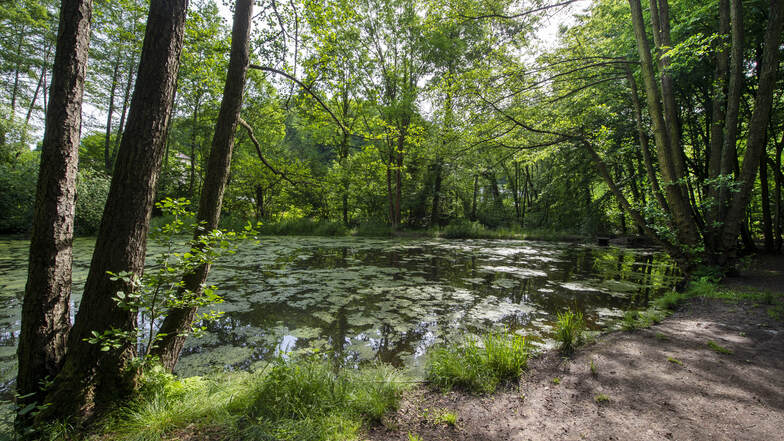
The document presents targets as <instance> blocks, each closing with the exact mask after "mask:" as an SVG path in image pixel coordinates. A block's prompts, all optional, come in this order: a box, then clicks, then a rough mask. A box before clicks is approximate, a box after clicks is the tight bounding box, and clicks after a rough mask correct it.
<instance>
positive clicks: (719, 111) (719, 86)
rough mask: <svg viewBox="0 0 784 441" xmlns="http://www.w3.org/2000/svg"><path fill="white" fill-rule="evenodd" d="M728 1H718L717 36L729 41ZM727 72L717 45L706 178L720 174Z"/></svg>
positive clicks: (722, 48) (713, 191)
mask: <svg viewBox="0 0 784 441" xmlns="http://www.w3.org/2000/svg"><path fill="white" fill-rule="evenodd" d="M729 2H730V0H719V35H720V36H722V37H725V38H727V39H728V40H729V39H730V37H729V34H730V13H729V10H730V4H729ZM728 71H729V51H727V49H726V46H724V45H719V49H718V50H717V51H716V68H715V73H714V77H713V82H714V84H713V88H714V91H713V96H712V103H711V106H712V107H711V126H710V145H709V146H708V177H709V178H710V179H716V178H717V177H719V175H720V174H721V152H722V147H723V144H724V128H725V126H724V122H725V118H726V109H727V107H726V105H727V72H728ZM717 190H718V189H717V188H716V187H715V185H712V186H710V188H708V189H707V194H708V196H709V197H710V198H711V199H713V200H714V201H716V200H717V198H718V194H719V193H718V191H717ZM715 207H716V208H714V209H712V210H709V211H710V212H711V213H712V214H711V215H708V217H709V218H713V219H715V218H716V215H717V213H718V211H717V210H716V209H717V208H718V206H717V205H716V206H715Z"/></svg>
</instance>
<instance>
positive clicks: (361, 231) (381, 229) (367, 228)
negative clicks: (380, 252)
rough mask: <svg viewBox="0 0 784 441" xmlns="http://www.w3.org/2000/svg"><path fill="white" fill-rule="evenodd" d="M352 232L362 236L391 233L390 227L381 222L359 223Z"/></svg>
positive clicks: (383, 235)
mask: <svg viewBox="0 0 784 441" xmlns="http://www.w3.org/2000/svg"><path fill="white" fill-rule="evenodd" d="M354 234H355V235H357V236H363V237H389V236H391V235H392V227H391V226H390V225H389V224H386V223H382V222H364V223H361V224H359V226H358V227H357V229H356V231H355V232H354Z"/></svg>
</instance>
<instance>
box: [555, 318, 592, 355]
mask: <svg viewBox="0 0 784 441" xmlns="http://www.w3.org/2000/svg"><path fill="white" fill-rule="evenodd" d="M584 330H585V321H584V320H583V314H582V313H581V312H573V311H572V310H567V311H566V312H564V313H560V312H559V313H558V316H557V320H556V330H555V339H556V341H558V344H559V348H560V350H561V352H563V353H565V354H571V353H572V352H574V349H575V348H576V347H577V346H579V345H580V344H582V340H583V331H584Z"/></svg>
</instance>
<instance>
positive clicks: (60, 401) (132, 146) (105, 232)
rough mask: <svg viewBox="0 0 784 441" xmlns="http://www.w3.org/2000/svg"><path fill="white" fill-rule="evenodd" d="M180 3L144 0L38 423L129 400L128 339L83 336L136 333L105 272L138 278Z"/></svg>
mask: <svg viewBox="0 0 784 441" xmlns="http://www.w3.org/2000/svg"><path fill="white" fill-rule="evenodd" d="M187 6H188V2H187V0H153V1H152V2H151V3H150V12H149V16H148V20H147V29H146V32H145V37H144V43H143V46H142V54H141V61H140V63H139V73H138V75H137V81H136V84H137V87H135V89H134V92H133V98H132V101H131V107H130V112H129V115H128V126H127V129H126V133H125V134H126V135H127V136H123V139H122V142H121V143H120V149H119V151H118V153H117V162H116V165H115V168H114V176H113V178H112V183H111V187H110V189H109V196H108V198H107V201H106V206H105V208H104V212H103V218H102V220H101V226H100V229H99V232H98V239H97V240H96V243H95V251H94V252H93V258H92V262H91V264H90V272H89V274H88V276H87V282H86V283H85V287H84V295H83V296H82V301H81V305H80V307H79V312H78V313H77V315H76V322H75V323H74V326H73V328H72V330H71V333H70V335H69V336H68V354H67V356H66V358H65V363H64V365H63V368H62V370H61V371H60V374H59V375H58V376H57V378H55V381H54V384H53V388H52V392H51V393H50V394H49V395H48V396H47V400H46V402H47V403H52V405H51V406H49V407H47V408H46V409H45V410H43V411H42V412H41V413H39V415H38V417H37V420H38V421H42V422H43V421H52V420H53V419H55V418H62V417H71V416H72V417H75V418H76V420H77V421H79V420H82V421H84V420H86V419H89V418H90V417H92V416H94V415H96V414H98V413H100V412H101V411H102V410H105V409H106V408H107V407H108V406H109V405H110V404H112V403H115V402H117V401H118V400H122V399H124V398H126V397H128V396H129V394H130V393H132V392H133V390H134V389H135V387H136V379H137V375H138V371H137V368H135V367H133V366H134V365H132V364H131V361H132V360H133V358H134V356H135V353H136V339H135V338H132V339H130V341H127V342H124V344H122V345H121V347H120V348H118V349H110V350H108V351H101V346H100V345H97V344H92V343H89V342H88V341H86V339H88V338H90V337H91V336H92V335H93V334H92V333H93V332H98V333H102V332H105V331H107V330H110V329H117V330H119V331H123V332H129V333H131V334H132V335H133V333H134V332H135V331H136V314H135V313H134V312H132V311H128V310H126V309H123V308H120V307H119V306H118V305H117V303H116V302H115V299H114V296H115V293H117V292H118V291H125V292H129V291H130V290H131V286H129V285H128V284H127V283H125V282H123V281H121V280H112V278H111V277H110V276H109V275H108V274H107V271H111V272H114V273H120V272H131V273H133V274H134V275H136V276H140V275H141V273H142V271H143V270H144V256H145V251H146V248H147V233H148V230H149V222H150V215H151V212H152V206H153V202H154V196H155V187H156V183H157V180H158V175H159V173H160V166H161V160H162V157H163V144H164V138H165V135H166V129H167V126H168V123H169V118H168V115H169V109H170V108H171V106H172V98H173V95H174V86H175V80H176V78H177V71H178V68H179V57H180V53H181V52H182V44H183V36H184V28H185V16H186V11H187Z"/></svg>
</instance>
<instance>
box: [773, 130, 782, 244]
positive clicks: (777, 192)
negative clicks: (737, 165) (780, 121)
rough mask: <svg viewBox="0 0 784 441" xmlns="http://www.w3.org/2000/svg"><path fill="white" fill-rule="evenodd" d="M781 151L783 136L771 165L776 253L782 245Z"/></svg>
mask: <svg viewBox="0 0 784 441" xmlns="http://www.w3.org/2000/svg"><path fill="white" fill-rule="evenodd" d="M782 150H784V135H782V139H781V141H780V142H779V143H778V144H777V145H776V160H775V162H774V163H773V179H774V181H775V185H776V188H775V189H774V190H773V198H774V203H775V206H776V212H775V213H774V215H773V224H774V227H773V228H774V234H773V235H774V239H773V247H774V249H775V251H776V252H779V253H780V252H781V245H782V237H781V233H782V231H781V230H782V227H784V226H783V225H781V222H782V219H781V217H782V214H783V213H782V210H783V209H784V208H783V207H782V200H781V186H782V185H784V182H782V181H784V179H782V173H781V154H782Z"/></svg>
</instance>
